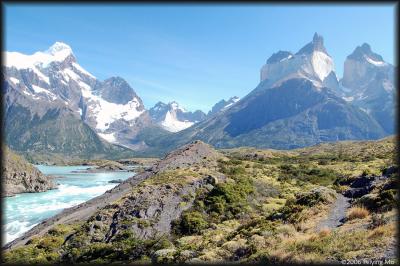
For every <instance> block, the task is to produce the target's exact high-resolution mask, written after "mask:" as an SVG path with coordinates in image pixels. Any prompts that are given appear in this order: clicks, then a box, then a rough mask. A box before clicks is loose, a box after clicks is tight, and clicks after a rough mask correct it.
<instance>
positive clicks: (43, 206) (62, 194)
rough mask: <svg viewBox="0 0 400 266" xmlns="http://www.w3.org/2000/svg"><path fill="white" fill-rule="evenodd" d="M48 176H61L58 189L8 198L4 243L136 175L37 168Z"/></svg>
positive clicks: (5, 203)
mask: <svg viewBox="0 0 400 266" xmlns="http://www.w3.org/2000/svg"><path fill="white" fill-rule="evenodd" d="M37 167H38V168H39V170H40V171H42V172H43V173H44V174H47V175H55V176H61V177H62V178H57V179H56V180H55V182H56V183H58V184H59V185H58V188H57V189H53V190H49V191H46V192H41V193H23V194H18V195H16V196H14V197H7V198H5V199H4V203H3V204H4V205H3V208H4V213H3V214H4V216H3V232H4V235H3V238H4V241H3V243H8V242H10V241H12V240H14V239H15V238H17V237H19V236H21V235H22V234H23V233H24V232H26V231H28V230H29V229H31V228H32V227H33V226H35V225H36V224H38V223H40V222H41V221H43V220H44V219H46V218H49V217H51V216H53V215H55V214H57V213H59V212H61V211H62V210H63V209H65V208H69V207H72V206H75V205H78V204H80V203H82V202H85V201H87V200H89V199H91V198H94V197H96V196H99V195H101V194H103V193H104V192H106V191H107V190H109V189H111V188H113V187H115V186H116V185H117V184H112V183H109V181H110V180H113V179H123V180H124V179H126V178H128V177H130V176H133V175H134V173H133V172H106V173H73V172H72V171H77V170H84V169H86V168H88V167H87V166H44V165H38V166H37Z"/></svg>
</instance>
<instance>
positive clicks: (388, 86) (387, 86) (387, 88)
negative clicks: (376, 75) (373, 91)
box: [382, 80, 394, 92]
mask: <svg viewBox="0 0 400 266" xmlns="http://www.w3.org/2000/svg"><path fill="white" fill-rule="evenodd" d="M382 85H383V89H384V90H385V91H387V92H392V91H393V89H394V87H393V83H391V82H390V81H389V80H385V81H383V84H382Z"/></svg>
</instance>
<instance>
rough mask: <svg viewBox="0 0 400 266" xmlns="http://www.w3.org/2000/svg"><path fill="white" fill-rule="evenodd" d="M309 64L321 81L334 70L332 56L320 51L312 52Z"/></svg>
mask: <svg viewBox="0 0 400 266" xmlns="http://www.w3.org/2000/svg"><path fill="white" fill-rule="evenodd" d="M311 64H312V66H313V68H314V72H315V73H316V74H317V76H318V78H319V79H320V80H321V81H324V79H325V78H326V77H327V76H328V75H329V73H331V72H332V71H335V69H334V65H333V61H332V58H330V56H328V55H327V54H325V53H323V52H320V51H315V52H313V54H312V58H311Z"/></svg>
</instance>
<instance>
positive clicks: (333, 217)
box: [315, 193, 350, 232]
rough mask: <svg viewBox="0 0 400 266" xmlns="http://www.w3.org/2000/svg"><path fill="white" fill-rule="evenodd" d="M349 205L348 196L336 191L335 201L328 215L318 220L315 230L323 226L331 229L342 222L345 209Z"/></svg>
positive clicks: (319, 229)
mask: <svg viewBox="0 0 400 266" xmlns="http://www.w3.org/2000/svg"><path fill="white" fill-rule="evenodd" d="M349 207H350V198H347V197H345V196H343V195H342V194H339V193H337V195H336V201H335V202H334V203H333V205H332V209H331V210H330V212H329V214H328V216H327V217H326V218H325V219H324V220H322V221H321V222H319V223H318V224H317V226H316V227H315V230H316V231H317V232H318V231H321V230H322V229H324V228H328V229H333V228H336V227H338V226H340V225H342V224H343V221H344V219H345V217H346V211H347V209H348V208H349Z"/></svg>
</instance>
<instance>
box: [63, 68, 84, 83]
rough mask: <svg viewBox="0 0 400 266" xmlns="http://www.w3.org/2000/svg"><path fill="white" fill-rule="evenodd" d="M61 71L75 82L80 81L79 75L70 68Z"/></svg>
mask: <svg viewBox="0 0 400 266" xmlns="http://www.w3.org/2000/svg"><path fill="white" fill-rule="evenodd" d="M63 73H65V74H67V76H68V77H70V78H71V79H73V80H74V81H76V82H79V81H80V79H81V78H80V77H79V75H78V74H76V73H75V72H74V71H72V69H69V68H66V69H64V70H63ZM68 81H69V79H68Z"/></svg>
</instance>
